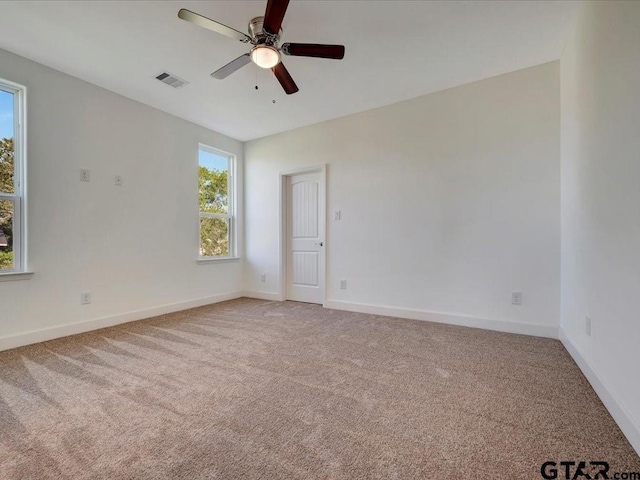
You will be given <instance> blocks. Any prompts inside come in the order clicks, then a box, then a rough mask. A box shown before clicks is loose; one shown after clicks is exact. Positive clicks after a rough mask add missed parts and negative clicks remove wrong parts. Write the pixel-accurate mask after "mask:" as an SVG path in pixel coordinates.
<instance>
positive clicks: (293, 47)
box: [282, 43, 344, 60]
mask: <svg viewBox="0 0 640 480" xmlns="http://www.w3.org/2000/svg"><path fill="white" fill-rule="evenodd" d="M282 53H284V54H285V55H292V56H295V57H316V58H333V59H335V60H342V59H343V58H344V45H322V44H319V43H285V44H283V45H282Z"/></svg>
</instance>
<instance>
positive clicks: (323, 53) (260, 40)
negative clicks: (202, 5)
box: [178, 0, 345, 95]
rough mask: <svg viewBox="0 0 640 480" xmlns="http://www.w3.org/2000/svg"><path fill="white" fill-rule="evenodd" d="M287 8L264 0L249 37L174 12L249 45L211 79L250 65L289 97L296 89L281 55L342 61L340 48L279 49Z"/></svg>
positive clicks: (285, 0)
mask: <svg viewBox="0 0 640 480" xmlns="http://www.w3.org/2000/svg"><path fill="white" fill-rule="evenodd" d="M288 6H289V0H268V1H267V9H266V11H265V14H264V17H256V18H253V19H252V20H251V22H249V35H247V34H245V33H242V32H240V31H238V30H235V29H233V28H231V27H227V26H226V25H223V24H222V23H219V22H216V21H215V20H211V19H210V18H207V17H204V16H202V15H200V14H198V13H195V12H192V11H190V10H187V9H184V8H183V9H181V10H180V11H179V12H178V18H181V19H182V20H185V21H187V22H191V23H193V24H195V25H198V26H200V27H204V28H207V29H209V30H212V31H214V32H216V33H219V34H221V35H225V36H227V37H229V38H233V39H235V40H239V41H240V42H242V43H250V44H251V45H253V47H252V48H251V51H250V52H249V53H245V54H244V55H241V56H239V57H238V58H236V59H235V60H232V61H231V62H229V63H228V64H226V65H225V66H223V67H222V68H219V69H218V70H216V71H215V72H213V73H212V74H211V76H212V77H213V78H216V79H218V80H222V79H224V78H226V77H228V76H229V75H231V74H232V73H233V72H235V71H237V70H239V69H240V68H242V67H244V66H245V65H247V64H248V63H251V62H253V63H255V64H256V65H257V66H259V67H261V68H270V69H271V70H272V71H273V74H274V75H275V76H276V78H277V79H278V82H280V85H281V86H282V88H283V89H284V91H285V92H286V93H287V95H291V94H292V93H296V92H297V91H298V90H299V89H298V86H297V85H296V83H295V82H294V81H293V78H292V77H291V75H290V74H289V71H288V70H287V69H286V67H285V66H284V64H283V63H282V58H281V54H284V55H290V56H296V57H315V58H330V59H334V60H342V59H343V58H344V51H345V49H344V46H343V45H324V44H318V43H285V44H283V45H282V46H281V47H280V46H278V42H279V41H280V35H281V34H282V28H281V27H282V20H283V19H284V15H285V13H286V11H287V7H288Z"/></svg>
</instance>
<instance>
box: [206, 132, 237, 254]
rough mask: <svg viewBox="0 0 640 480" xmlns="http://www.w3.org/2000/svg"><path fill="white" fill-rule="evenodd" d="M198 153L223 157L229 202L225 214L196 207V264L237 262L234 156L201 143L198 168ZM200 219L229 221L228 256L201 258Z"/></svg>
mask: <svg viewBox="0 0 640 480" xmlns="http://www.w3.org/2000/svg"><path fill="white" fill-rule="evenodd" d="M200 151H203V152H207V153H210V154H212V155H216V156H218V157H225V158H226V159H227V161H228V169H229V170H228V171H227V188H228V192H227V195H228V200H229V208H228V210H227V213H226V214H224V213H209V212H201V211H200V205H198V262H200V263H207V262H216V261H221V260H222V261H225V260H237V259H238V256H237V251H238V250H237V244H236V243H237V235H236V232H237V228H236V223H237V215H236V192H237V185H236V156H235V155H233V154H232V153H229V152H225V151H224V150H220V149H218V148H214V147H210V146H209V145H205V144H203V143H199V144H198V167H199V166H200ZM201 218H221V219H228V220H229V255H224V256H223V255H216V256H208V257H203V256H202V255H200V219H201Z"/></svg>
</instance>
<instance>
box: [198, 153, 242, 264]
mask: <svg viewBox="0 0 640 480" xmlns="http://www.w3.org/2000/svg"><path fill="white" fill-rule="evenodd" d="M198 160H199V172H198V181H199V182H198V183H199V203H200V257H231V256H233V255H234V248H233V247H234V242H233V229H234V212H233V157H231V156H230V155H227V154H224V153H222V152H219V151H217V150H215V149H213V148H210V147H206V146H204V145H201V146H200V150H199V158H198Z"/></svg>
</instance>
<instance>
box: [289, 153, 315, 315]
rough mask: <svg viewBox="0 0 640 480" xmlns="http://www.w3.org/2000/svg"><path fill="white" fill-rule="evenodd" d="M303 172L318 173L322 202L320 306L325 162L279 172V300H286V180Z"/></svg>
mask: <svg viewBox="0 0 640 480" xmlns="http://www.w3.org/2000/svg"><path fill="white" fill-rule="evenodd" d="M305 173H319V174H320V194H321V198H323V199H324V201H323V202H319V204H318V206H319V208H320V211H319V212H318V221H319V222H320V225H321V227H322V231H323V232H324V238H323V240H322V242H323V243H324V246H323V247H322V248H323V249H324V251H323V256H322V263H321V265H320V272H321V273H320V282H319V284H320V291H321V295H320V296H321V298H322V306H323V307H324V306H325V304H326V302H327V296H326V295H327V293H326V292H327V164H326V163H323V164H320V165H316V166H312V167H305V168H296V169H294V170H286V171H282V172H280V292H279V297H280V301H282V302H284V301H286V300H287V271H288V265H287V258H288V248H289V238H288V235H287V226H288V225H287V217H288V215H287V213H288V212H287V209H288V208H289V206H288V205H287V180H288V179H289V177H293V176H295V175H301V174H305Z"/></svg>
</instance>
